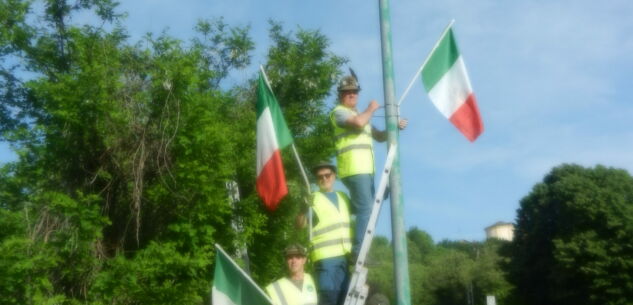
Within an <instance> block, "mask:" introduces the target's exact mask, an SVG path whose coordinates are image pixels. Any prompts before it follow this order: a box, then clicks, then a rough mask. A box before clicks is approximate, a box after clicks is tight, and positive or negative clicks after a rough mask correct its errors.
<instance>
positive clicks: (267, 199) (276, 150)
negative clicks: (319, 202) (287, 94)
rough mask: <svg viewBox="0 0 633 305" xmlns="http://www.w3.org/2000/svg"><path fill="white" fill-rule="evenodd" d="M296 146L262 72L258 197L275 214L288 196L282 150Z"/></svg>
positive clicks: (258, 125) (258, 104)
mask: <svg viewBox="0 0 633 305" xmlns="http://www.w3.org/2000/svg"><path fill="white" fill-rule="evenodd" d="M291 143H292V135H291V134H290V130H289V129H288V125H286V121H285V120H284V116H283V114H282V113H281V109H280V108H279V104H278V103H277V99H276V98H275V96H274V95H273V93H272V90H271V89H270V87H269V86H268V84H267V82H266V80H265V74H264V72H263V69H262V71H261V72H260V74H259V83H258V85H257V183H256V186H257V193H258V194H259V196H260V197H261V198H262V200H263V201H264V204H265V205H266V207H267V208H268V209H269V210H271V211H274V210H275V209H276V208H277V204H278V203H279V201H280V200H281V199H282V198H283V197H284V196H286V194H288V186H287V185H286V175H285V174H284V167H283V164H282V162H281V150H282V149H284V148H285V147H286V146H288V145H290V144H291Z"/></svg>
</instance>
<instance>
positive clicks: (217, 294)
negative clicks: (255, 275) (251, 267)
mask: <svg viewBox="0 0 633 305" xmlns="http://www.w3.org/2000/svg"><path fill="white" fill-rule="evenodd" d="M215 249H216V251H215V272H214V275H213V289H212V296H211V298H212V304H213V305H266V304H272V302H271V301H270V298H268V296H267V295H266V294H265V293H264V291H263V290H262V289H261V288H259V286H257V284H255V282H253V280H252V279H251V278H250V277H249V276H248V275H247V274H246V273H245V272H244V271H243V270H242V269H240V267H239V266H237V264H235V262H233V260H231V258H230V257H229V256H228V255H227V254H226V253H225V252H224V250H222V248H220V246H218V245H215Z"/></svg>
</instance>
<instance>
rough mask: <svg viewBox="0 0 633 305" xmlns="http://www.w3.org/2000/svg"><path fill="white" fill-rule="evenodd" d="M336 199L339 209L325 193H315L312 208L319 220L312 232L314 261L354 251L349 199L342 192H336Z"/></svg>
mask: <svg viewBox="0 0 633 305" xmlns="http://www.w3.org/2000/svg"><path fill="white" fill-rule="evenodd" d="M336 197H337V199H338V209H337V208H336V206H335V205H334V204H333V203H332V202H331V201H330V200H329V199H328V198H327V197H326V196H325V195H324V194H323V193H321V192H315V193H314V197H313V202H312V208H313V209H314V212H315V213H316V216H317V217H318V219H319V222H318V224H317V225H316V226H314V228H313V231H312V234H313V235H312V240H311V249H312V252H311V255H312V259H313V260H314V261H318V260H322V259H325V258H329V257H336V256H343V255H346V254H348V253H350V251H351V249H352V239H351V237H352V228H351V225H350V214H349V199H348V198H347V195H345V194H344V193H341V192H336Z"/></svg>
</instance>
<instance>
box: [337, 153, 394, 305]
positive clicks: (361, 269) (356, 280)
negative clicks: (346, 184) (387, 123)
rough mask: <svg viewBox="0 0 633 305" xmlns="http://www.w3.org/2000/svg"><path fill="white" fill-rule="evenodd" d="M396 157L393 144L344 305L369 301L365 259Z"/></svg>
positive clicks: (356, 304) (360, 304) (362, 303)
mask: <svg viewBox="0 0 633 305" xmlns="http://www.w3.org/2000/svg"><path fill="white" fill-rule="evenodd" d="M395 155H396V145H395V144H391V145H390V146H389V153H388V154H387V161H386V162H385V169H384V170H383V172H382V176H380V184H378V192H377V193H376V197H375V198H374V203H373V207H372V210H371V215H370V216H369V221H368V222H367V229H365V237H363V242H362V244H361V247H360V251H359V252H358V258H357V259H356V264H355V265H354V271H353V273H352V277H351V279H350V282H349V286H348V288H347V295H346V296H345V303H344V305H364V304H365V301H366V300H367V294H368V293H369V288H368V287H367V285H365V282H366V281H367V267H365V262H366V261H365V259H366V258H367V254H368V253H369V248H370V247H371V242H372V240H373V238H374V229H375V228H376V222H377V221H378V214H380V207H381V204H382V201H383V199H384V194H385V191H386V190H387V184H388V183H389V172H390V171H391V165H392V164H393V159H394V158H395Z"/></svg>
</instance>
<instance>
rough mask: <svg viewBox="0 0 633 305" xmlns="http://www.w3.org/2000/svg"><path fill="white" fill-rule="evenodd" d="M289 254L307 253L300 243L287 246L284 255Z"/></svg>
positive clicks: (301, 254) (304, 254)
mask: <svg viewBox="0 0 633 305" xmlns="http://www.w3.org/2000/svg"><path fill="white" fill-rule="evenodd" d="M291 255H300V256H306V255H307V251H306V248H305V247H303V246H302V245H300V244H291V245H289V246H288V247H286V249H284V256H286V257H288V256H291Z"/></svg>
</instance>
